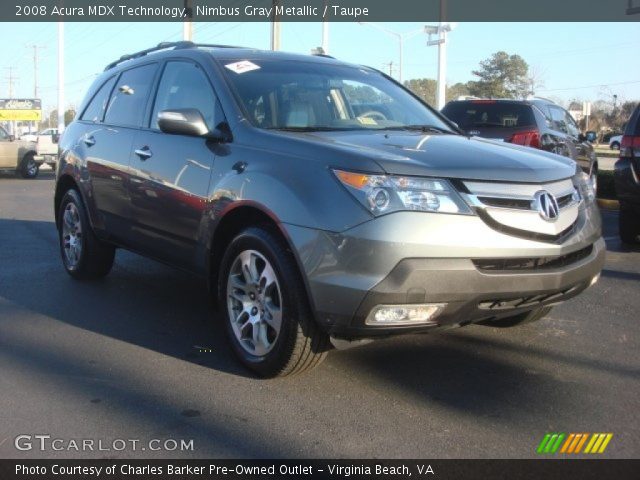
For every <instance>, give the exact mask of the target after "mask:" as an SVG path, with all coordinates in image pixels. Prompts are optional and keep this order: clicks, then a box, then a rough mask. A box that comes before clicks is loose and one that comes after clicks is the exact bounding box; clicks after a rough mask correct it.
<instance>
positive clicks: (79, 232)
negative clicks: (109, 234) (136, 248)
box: [58, 189, 115, 280]
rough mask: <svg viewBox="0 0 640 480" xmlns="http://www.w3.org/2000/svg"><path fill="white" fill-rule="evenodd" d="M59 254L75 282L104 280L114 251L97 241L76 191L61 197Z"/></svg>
mask: <svg viewBox="0 0 640 480" xmlns="http://www.w3.org/2000/svg"><path fill="white" fill-rule="evenodd" d="M58 223H59V225H58V236H59V240H60V254H61V255H62V263H63V264H64V268H65V269H66V271H67V273H69V275H71V276H72V277H74V278H78V279H83V280H87V279H94V278H100V277H104V276H105V275H107V274H108V273H109V272H110V271H111V267H112V266H113V260H114V257H115V248H114V247H113V246H111V245H108V244H105V243H104V242H101V241H100V240H98V238H97V237H96V236H95V235H94V233H93V231H92V230H91V225H90V224H89V217H88V216H87V211H86V209H85V207H84V203H83V202H82V198H81V197H80V194H79V193H78V192H77V191H76V190H73V189H71V190H69V191H67V192H66V193H65V194H64V197H63V198H62V202H61V203H60V210H59V211H58Z"/></svg>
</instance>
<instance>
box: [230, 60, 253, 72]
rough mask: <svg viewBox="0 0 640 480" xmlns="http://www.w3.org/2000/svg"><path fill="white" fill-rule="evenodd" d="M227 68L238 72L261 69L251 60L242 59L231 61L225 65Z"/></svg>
mask: <svg viewBox="0 0 640 480" xmlns="http://www.w3.org/2000/svg"><path fill="white" fill-rule="evenodd" d="M225 67H226V68H228V69H229V70H231V71H232V72H236V73H245V72H250V71H251V70H259V69H260V67H259V66H258V65H256V64H255V63H253V62H250V61H249V60H242V61H241V62H235V63H229V64H227V65H225Z"/></svg>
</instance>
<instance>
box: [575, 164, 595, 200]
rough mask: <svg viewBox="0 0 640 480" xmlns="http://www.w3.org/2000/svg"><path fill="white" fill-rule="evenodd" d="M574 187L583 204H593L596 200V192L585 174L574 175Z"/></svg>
mask: <svg viewBox="0 0 640 480" xmlns="http://www.w3.org/2000/svg"><path fill="white" fill-rule="evenodd" d="M576 187H577V188H578V192H580V197H581V198H582V199H583V200H584V201H585V202H593V201H594V200H595V198H596V192H595V190H594V189H593V183H592V182H591V178H589V175H588V174H586V173H585V172H583V171H581V172H579V173H578V174H577V175H576Z"/></svg>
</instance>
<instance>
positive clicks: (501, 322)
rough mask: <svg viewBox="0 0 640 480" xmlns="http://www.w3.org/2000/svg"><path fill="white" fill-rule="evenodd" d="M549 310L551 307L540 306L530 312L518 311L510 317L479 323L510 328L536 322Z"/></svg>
mask: <svg viewBox="0 0 640 480" xmlns="http://www.w3.org/2000/svg"><path fill="white" fill-rule="evenodd" d="M550 311H551V307H540V308H537V309H535V310H531V311H530V312H524V313H519V314H517V315H514V316H512V317H506V318H500V319H498V320H488V321H485V322H480V324H481V325H486V326H488V327H498V328H510V327H517V326H518V325H524V324H526V323H532V322H537V321H538V320H542V319H543V318H544V317H546V316H547V315H548V314H549V312H550Z"/></svg>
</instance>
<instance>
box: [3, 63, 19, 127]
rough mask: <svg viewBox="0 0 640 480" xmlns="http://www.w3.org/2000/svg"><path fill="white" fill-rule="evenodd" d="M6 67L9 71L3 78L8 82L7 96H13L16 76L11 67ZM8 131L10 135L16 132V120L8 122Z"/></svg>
mask: <svg viewBox="0 0 640 480" xmlns="http://www.w3.org/2000/svg"><path fill="white" fill-rule="evenodd" d="M6 69H7V70H8V71H9V73H8V74H7V76H6V77H5V79H6V80H7V82H8V83H9V98H13V82H15V81H16V80H17V79H18V77H16V76H15V75H14V74H13V67H6ZM9 133H10V134H11V135H15V134H16V122H15V121H13V120H12V121H10V122H9Z"/></svg>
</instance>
